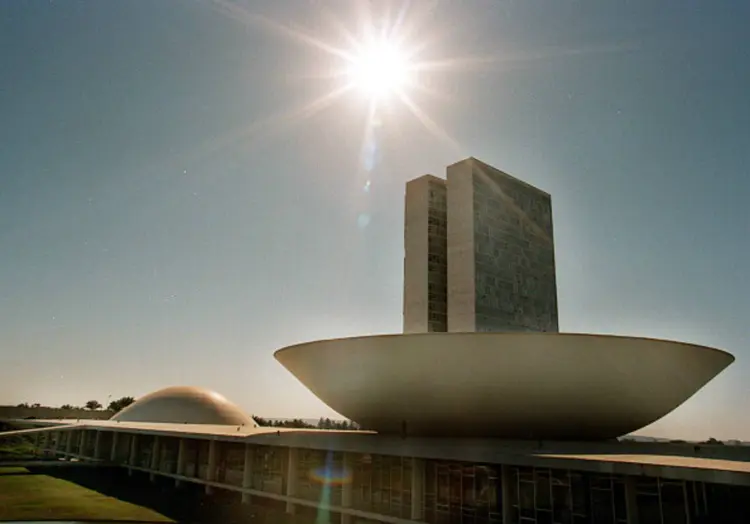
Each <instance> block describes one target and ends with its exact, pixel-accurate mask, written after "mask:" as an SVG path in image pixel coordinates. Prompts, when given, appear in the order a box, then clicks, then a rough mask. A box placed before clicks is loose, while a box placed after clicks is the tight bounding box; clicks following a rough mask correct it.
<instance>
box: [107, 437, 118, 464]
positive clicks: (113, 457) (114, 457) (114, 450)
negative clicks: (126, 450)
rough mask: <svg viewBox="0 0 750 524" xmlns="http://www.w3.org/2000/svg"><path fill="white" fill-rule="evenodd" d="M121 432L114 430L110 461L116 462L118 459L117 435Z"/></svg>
mask: <svg viewBox="0 0 750 524" xmlns="http://www.w3.org/2000/svg"><path fill="white" fill-rule="evenodd" d="M118 435H119V433H118V432H117V431H113V432H112V447H110V448H109V461H110V462H115V461H116V460H117V437H118Z"/></svg>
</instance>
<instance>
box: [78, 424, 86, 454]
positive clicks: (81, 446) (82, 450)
mask: <svg viewBox="0 0 750 524" xmlns="http://www.w3.org/2000/svg"><path fill="white" fill-rule="evenodd" d="M78 455H79V456H81V457H85V456H86V430H85V429H82V430H81V437H80V439H79V440H78Z"/></svg>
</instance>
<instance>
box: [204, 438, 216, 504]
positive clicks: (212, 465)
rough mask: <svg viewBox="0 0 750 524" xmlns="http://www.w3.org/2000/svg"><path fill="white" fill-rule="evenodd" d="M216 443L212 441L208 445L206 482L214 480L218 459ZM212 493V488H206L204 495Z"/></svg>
mask: <svg viewBox="0 0 750 524" xmlns="http://www.w3.org/2000/svg"><path fill="white" fill-rule="evenodd" d="M216 446H217V442H216V441H215V440H212V441H210V442H209V443H208V468H207V471H206V480H208V481H210V482H213V481H215V480H216V460H217V459H218V453H217V451H218V450H217V449H216ZM213 492H214V489H213V487H212V486H206V495H210V494H211V493H213Z"/></svg>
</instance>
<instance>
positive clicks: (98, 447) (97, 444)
mask: <svg viewBox="0 0 750 524" xmlns="http://www.w3.org/2000/svg"><path fill="white" fill-rule="evenodd" d="M101 452H102V432H101V431H98V430H97V431H96V432H95V433H94V458H95V459H96V460H99V458H100V457H101Z"/></svg>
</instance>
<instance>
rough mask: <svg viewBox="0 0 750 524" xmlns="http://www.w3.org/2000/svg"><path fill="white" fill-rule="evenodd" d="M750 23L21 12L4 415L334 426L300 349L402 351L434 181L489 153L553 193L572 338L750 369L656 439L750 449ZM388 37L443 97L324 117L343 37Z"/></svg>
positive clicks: (726, 12)
mask: <svg viewBox="0 0 750 524" xmlns="http://www.w3.org/2000/svg"><path fill="white" fill-rule="evenodd" d="M389 6H390V7H389ZM748 20H750V4H748V3H747V2H742V1H736V2H729V1H720V0H715V1H711V2H709V1H692V0H690V1H689V0H664V1H661V2H653V1H652V0H632V1H627V2H625V1H614V0H612V1H610V0H606V1H602V0H554V1H553V0H547V1H540V0H524V1H520V0H493V1H489V0H472V1H465V2H447V1H445V2H438V3H434V4H433V3H431V4H428V3H427V2H412V3H411V4H410V3H409V2H406V3H403V2H399V3H396V2H394V3H391V4H389V3H388V2H386V1H383V2H380V1H377V2H375V1H373V2H369V3H367V2H365V3H356V2H344V1H339V2H331V3H326V2H318V1H314V2H313V1H302V0H299V1H295V2H284V1H278V2H262V1H258V2H250V1H247V0H237V1H236V2H234V3H233V4H228V3H226V2H211V1H201V0H189V1H171V2H167V1H161V2H154V1H151V0H135V1H132V2H101V1H94V0H91V1H72V0H71V1H65V2H63V1H55V0H51V1H26V2H22V1H19V2H2V3H0V177H1V178H0V269H1V271H2V278H0V404H13V403H18V402H22V401H28V402H41V403H44V404H52V405H59V404H63V403H73V404H82V403H84V402H85V401H86V400H88V399H91V398H95V399H98V400H100V401H101V402H103V403H106V401H107V398H108V397H109V396H110V395H111V396H112V397H113V398H114V397H119V396H122V395H133V396H139V395H142V394H145V393H147V392H149V391H151V390H154V389H157V388H160V387H163V386H167V385H175V384H189V385H200V386H205V387H209V388H213V389H216V390H217V391H219V392H220V393H223V394H224V395H226V396H227V397H229V398H230V399H232V400H234V401H235V402H237V403H238V404H240V405H241V406H242V407H243V408H246V409H247V410H248V411H249V412H251V413H255V414H259V415H262V416H278V417H286V416H300V417H318V416H321V415H322V416H328V415H332V412H331V411H330V409H328V408H327V407H326V406H325V405H323V404H322V403H320V402H319V401H318V400H317V399H316V398H315V397H314V396H313V395H312V394H310V393H308V392H307V390H306V389H305V388H304V387H303V386H301V385H300V384H299V383H297V382H296V380H295V379H294V378H293V377H292V376H291V375H290V374H288V373H287V372H286V370H284V369H283V368H282V367H281V365H280V364H278V363H277V362H276V361H275V360H274V359H273V357H272V353H273V351H274V350H275V349H277V348H279V347H282V346H284V345H287V344H290V343H294V342H299V341H305V340H311V339H317V338H322V337H339V336H349V335H357V334H367V333H391V332H399V331H400V330H401V283H402V264H403V261H402V257H403V236H402V234H403V231H402V224H403V193H404V183H405V182H406V181H407V180H408V179H410V178H414V177H416V176H419V175H422V174H424V173H432V174H436V175H439V176H444V173H445V166H446V165H448V164H450V163H453V162H455V161H457V160H460V159H461V158H464V157H466V156H475V157H477V158H479V159H481V160H483V161H485V162H488V163H490V164H492V165H495V166H497V167H498V168H500V169H503V170H505V171H508V172H509V173H511V174H513V175H515V176H517V177H519V178H521V179H523V180H526V181H528V182H529V183H532V184H534V185H536V186H538V187H540V188H542V189H544V190H546V191H548V192H550V193H551V194H552V195H553V209H554V221H555V236H556V238H555V240H556V256H557V264H558V266H557V271H558V285H559V303H560V328H561V330H563V331H569V332H595V333H615V334H627V335H643V336H651V337H663V338H669V339H678V340H684V341H689V342H697V343H701V344H706V345H711V346H715V347H719V348H722V349H726V350H729V351H731V352H732V353H734V354H735V355H736V357H737V361H736V362H735V364H734V365H732V366H731V367H730V369H728V370H727V371H726V372H724V373H723V374H721V375H720V376H719V377H718V378H717V379H716V380H715V381H714V382H713V383H711V384H710V385H709V386H707V387H706V388H705V389H704V390H702V391H701V392H700V393H699V394H698V395H697V396H696V397H695V398H693V399H691V400H690V401H689V402H688V403H687V404H685V405H684V406H683V407H681V408H679V409H678V410H677V411H676V412H674V413H673V414H672V415H670V416H668V417H667V418H665V419H664V420H663V421H662V422H660V423H658V424H657V425H655V426H653V427H651V428H648V431H647V433H650V434H653V435H668V436H674V437H695V438H703V437H708V436H714V437H719V438H733V437H736V438H744V439H750V420H749V419H748V416H747V408H746V404H747V401H748V399H749V398H750V381H747V380H746V377H747V376H748V373H750V347H748V341H750V316H749V315H748V314H749V313H750V279H749V278H748V268H750V244H749V242H748V240H749V238H750V234H749V233H750V211H748V199H750V175H749V174H748V166H749V165H750V101H748V93H750V60H748V59H747V44H748V36H747V21H748ZM368 24H369V26H370V27H376V28H380V27H384V26H388V27H393V26H395V28H394V29H393V34H398V35H399V36H400V37H403V38H404V42H403V44H401V45H402V46H403V47H404V48H406V49H408V50H418V51H419V53H418V54H416V55H414V57H413V59H412V60H413V61H414V62H415V63H417V62H418V63H421V64H424V67H422V68H421V70H420V71H419V74H418V75H417V76H418V80H419V83H420V84H421V85H422V86H424V87H425V89H416V88H405V91H406V92H407V94H408V97H409V98H408V100H409V101H411V102H412V103H413V104H416V105H417V106H418V108H417V107H416V106H412V108H411V109H410V108H409V105H408V104H406V103H404V102H403V101H402V100H400V99H399V98H398V97H396V96H391V97H389V98H388V99H387V100H385V101H384V102H382V103H381V104H380V105H379V106H378V110H377V114H376V115H375V116H374V117H371V115H370V112H369V111H370V102H369V100H368V98H367V96H366V95H365V93H364V92H363V91H362V89H356V88H355V89H352V90H349V91H346V92H344V93H343V94H341V95H340V96H338V97H331V98H328V99H325V100H324V102H325V103H320V104H314V105H309V104H310V102H312V101H314V100H316V99H319V98H320V97H322V96H324V95H326V94H327V93H331V92H332V91H335V90H337V89H338V88H339V87H341V85H342V84H343V83H344V80H343V79H342V78H340V77H334V78H332V77H331V74H330V73H331V72H332V71H334V70H337V68H340V67H341V66H342V62H343V59H342V58H341V57H340V56H338V55H336V54H331V53H330V52H329V51H330V49H329V50H328V51H327V50H326V49H325V48H326V46H325V45H315V43H314V41H318V42H324V43H326V44H327V45H328V46H332V47H334V48H338V49H344V50H345V51H347V52H349V51H352V50H353V44H352V42H350V41H349V40H348V39H347V36H346V34H349V35H350V37H351V38H353V39H354V40H355V41H358V40H361V39H362V38H363V35H364V34H365V30H366V28H367V27H368ZM302 33H304V34H306V35H307V37H306V38H304V37H302V36H300V35H301V34H302ZM368 122H369V124H368ZM368 182H369V183H368Z"/></svg>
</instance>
